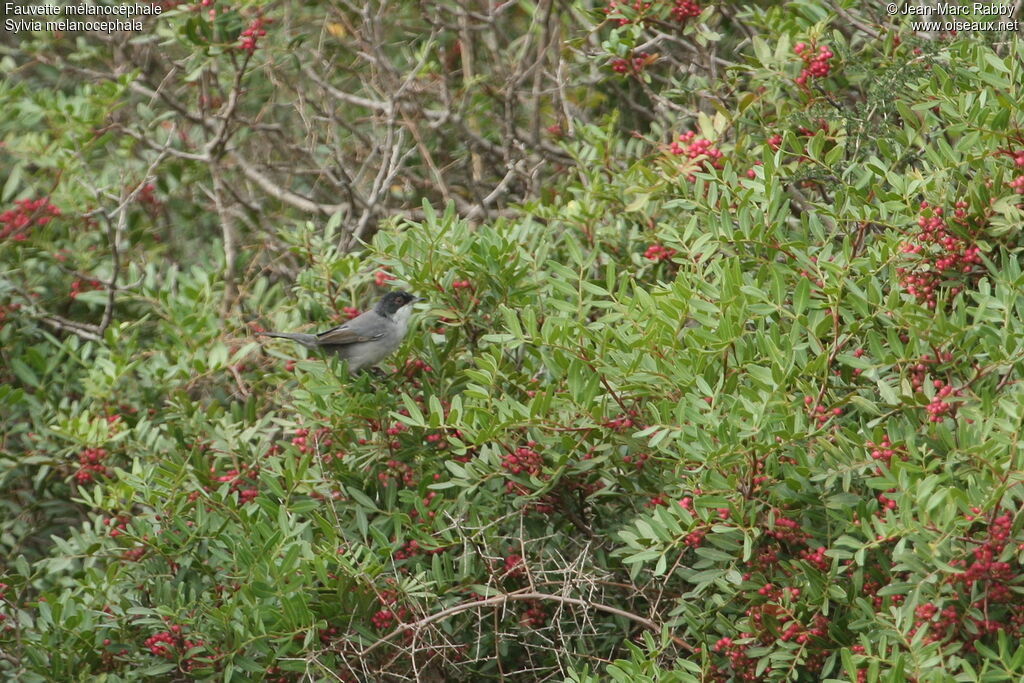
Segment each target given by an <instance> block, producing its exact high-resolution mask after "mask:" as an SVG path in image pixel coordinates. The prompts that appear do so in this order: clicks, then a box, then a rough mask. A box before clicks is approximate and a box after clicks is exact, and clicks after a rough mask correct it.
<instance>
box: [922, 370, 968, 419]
mask: <svg viewBox="0 0 1024 683" xmlns="http://www.w3.org/2000/svg"><path fill="white" fill-rule="evenodd" d="M934 386H935V389H936V391H935V396H933V397H932V400H931V401H930V402H929V403H928V405H927V406H925V410H926V411H928V421H929V422H942V420H944V419H945V418H947V417H953V416H954V415H956V404H955V403H953V402H952V401H951V400H950V399H952V398H956V397H958V396H962V395H963V393H964V392H963V390H962V389H954V388H953V386H952V385H950V384H947V383H946V382H943V381H942V380H941V379H937V380H935V381H934Z"/></svg>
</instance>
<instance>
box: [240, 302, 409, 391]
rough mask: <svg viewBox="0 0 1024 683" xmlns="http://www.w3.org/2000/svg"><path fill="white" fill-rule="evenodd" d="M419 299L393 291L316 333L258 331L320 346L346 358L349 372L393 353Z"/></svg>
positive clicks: (308, 346)
mask: <svg viewBox="0 0 1024 683" xmlns="http://www.w3.org/2000/svg"><path fill="white" fill-rule="evenodd" d="M417 301H423V299H422V298H419V297H415V296H413V295H412V294H409V292H403V291H402V290H395V291H393V292H388V293H387V294H385V295H384V296H383V297H382V298H381V300H380V301H378V302H377V305H376V306H374V307H373V310H370V311H366V312H365V313H362V314H360V315H358V316H356V317H355V318H352V320H349V321H348V322H347V323H343V324H341V325H338V326H337V327H332V328H331V329H329V330H326V331H324V332H320V333H319V334H305V333H302V332H261V333H260V334H262V335H263V336H265V337H278V338H280V339H291V340H292V341H297V342H299V343H300V344H302V345H303V346H305V347H306V348H308V349H323V350H324V351H327V352H329V353H334V354H337V356H338V358H340V359H341V360H347V361H348V370H349V372H359V371H360V370H362V369H363V368H369V367H373V366H374V365H376V364H377V363H379V362H381V361H382V360H384V358H386V357H387V356H389V355H391V354H392V353H394V352H395V350H396V349H398V347H399V346H400V345H401V344H402V340H403V339H404V338H405V333H406V332H408V331H409V316H410V315H412V305H413V304H414V303H416V302H417Z"/></svg>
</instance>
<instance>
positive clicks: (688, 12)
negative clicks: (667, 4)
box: [671, 0, 701, 24]
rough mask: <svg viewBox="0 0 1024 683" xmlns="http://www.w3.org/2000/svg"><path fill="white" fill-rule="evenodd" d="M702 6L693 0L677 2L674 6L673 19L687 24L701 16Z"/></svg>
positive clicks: (677, 0) (678, 0)
mask: <svg viewBox="0 0 1024 683" xmlns="http://www.w3.org/2000/svg"><path fill="white" fill-rule="evenodd" d="M700 11H701V10H700V5H698V4H697V3H696V2H694V1H693V0H675V3H674V4H673V6H672V13H671V14H672V18H673V19H675V20H676V21H678V22H679V23H680V24H685V23H686V22H687V21H689V20H690V19H691V18H693V17H699V16H700Z"/></svg>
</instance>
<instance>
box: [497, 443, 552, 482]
mask: <svg viewBox="0 0 1024 683" xmlns="http://www.w3.org/2000/svg"><path fill="white" fill-rule="evenodd" d="M536 445H537V442H536V441H528V442H527V443H526V446H520V447H519V448H517V449H515V450H514V451H513V452H511V453H509V454H508V455H506V456H505V457H504V458H503V459H502V461H501V466H502V467H504V468H505V469H506V470H508V471H509V472H511V473H512V474H521V473H523V472H526V473H528V474H533V475H537V474H540V471H541V468H542V467H543V466H544V458H543V457H542V456H541V454H540V453H538V452H537V451H535V450H533V449H534V447H535V446H536Z"/></svg>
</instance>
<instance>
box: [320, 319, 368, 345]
mask: <svg viewBox="0 0 1024 683" xmlns="http://www.w3.org/2000/svg"><path fill="white" fill-rule="evenodd" d="M364 315H365V314H364ZM361 317H362V316H359V318H356V319H354V320H350V321H349V322H347V323H345V324H343V325H338V326H337V327H332V328H331V329H329V330H326V331H324V332H321V333H320V334H318V335H317V336H316V339H317V342H318V343H319V344H320V345H321V346H341V345H343V344H358V343H359V342H368V341H373V340H374V339H380V338H381V337H383V336H384V333H383V332H377V333H376V334H369V333H368V331H367V329H366V328H367V327H369V326H368V325H366V324H365V322H369V321H364V324H359V319H360V318H361Z"/></svg>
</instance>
